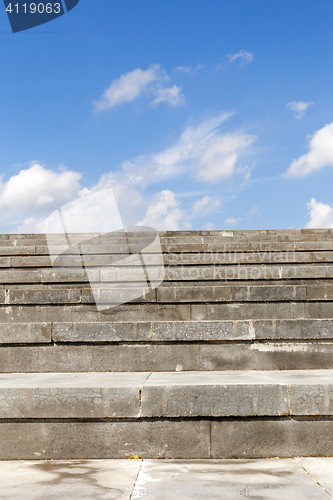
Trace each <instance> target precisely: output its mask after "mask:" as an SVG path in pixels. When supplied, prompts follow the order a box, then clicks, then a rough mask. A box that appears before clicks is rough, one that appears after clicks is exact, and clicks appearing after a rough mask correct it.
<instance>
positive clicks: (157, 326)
mask: <svg viewBox="0 0 333 500" xmlns="http://www.w3.org/2000/svg"><path fill="white" fill-rule="evenodd" d="M151 328H152V334H151V339H152V340H153V341H185V342H186V341H198V340H203V341H211V340H251V339H253V338H254V334H253V329H252V326H251V324H250V322H248V321H223V322H222V321H206V322H200V321H184V322H176V321H175V322H169V323H167V322H165V323H164V322H152V327H151Z"/></svg>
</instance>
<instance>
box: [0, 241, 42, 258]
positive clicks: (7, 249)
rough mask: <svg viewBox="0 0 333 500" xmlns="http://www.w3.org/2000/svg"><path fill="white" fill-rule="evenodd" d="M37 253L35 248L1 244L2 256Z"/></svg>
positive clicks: (0, 252) (0, 253)
mask: <svg viewBox="0 0 333 500" xmlns="http://www.w3.org/2000/svg"><path fill="white" fill-rule="evenodd" d="M35 252H36V247H35V246H24V247H22V246H21V247H13V246H2V242H0V255H34V254H35Z"/></svg>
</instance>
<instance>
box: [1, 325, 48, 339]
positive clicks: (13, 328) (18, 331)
mask: <svg viewBox="0 0 333 500" xmlns="http://www.w3.org/2000/svg"><path fill="white" fill-rule="evenodd" d="M50 342H51V323H14V324H10V323H7V324H6V323H0V344H42V343H50Z"/></svg>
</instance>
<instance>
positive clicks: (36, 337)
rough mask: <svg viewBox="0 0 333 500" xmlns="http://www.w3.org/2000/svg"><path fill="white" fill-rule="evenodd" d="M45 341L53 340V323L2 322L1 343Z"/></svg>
mask: <svg viewBox="0 0 333 500" xmlns="http://www.w3.org/2000/svg"><path fill="white" fill-rule="evenodd" d="M45 342H51V323H14V324H5V323H0V344H41V343H45ZM14 371H15V370H14Z"/></svg>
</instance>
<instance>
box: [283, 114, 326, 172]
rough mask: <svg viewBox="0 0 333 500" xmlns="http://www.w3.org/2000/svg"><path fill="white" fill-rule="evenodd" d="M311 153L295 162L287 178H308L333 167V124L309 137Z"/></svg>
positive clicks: (289, 169)
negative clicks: (325, 168) (323, 169)
mask: <svg viewBox="0 0 333 500" xmlns="http://www.w3.org/2000/svg"><path fill="white" fill-rule="evenodd" d="M308 149H309V152H308V153H306V154H304V155H302V156H301V157H300V158H298V160H294V161H293V162H292V163H291V165H290V167H289V168H288V170H287V172H286V173H285V174H284V176H285V177H300V178H302V177H306V176H307V175H309V174H312V173H313V172H316V171H318V170H320V169H322V168H324V167H328V166H333V123H329V124H327V125H325V126H324V127H323V128H321V129H320V130H317V132H315V133H314V135H313V136H310V137H309V145H308Z"/></svg>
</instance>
